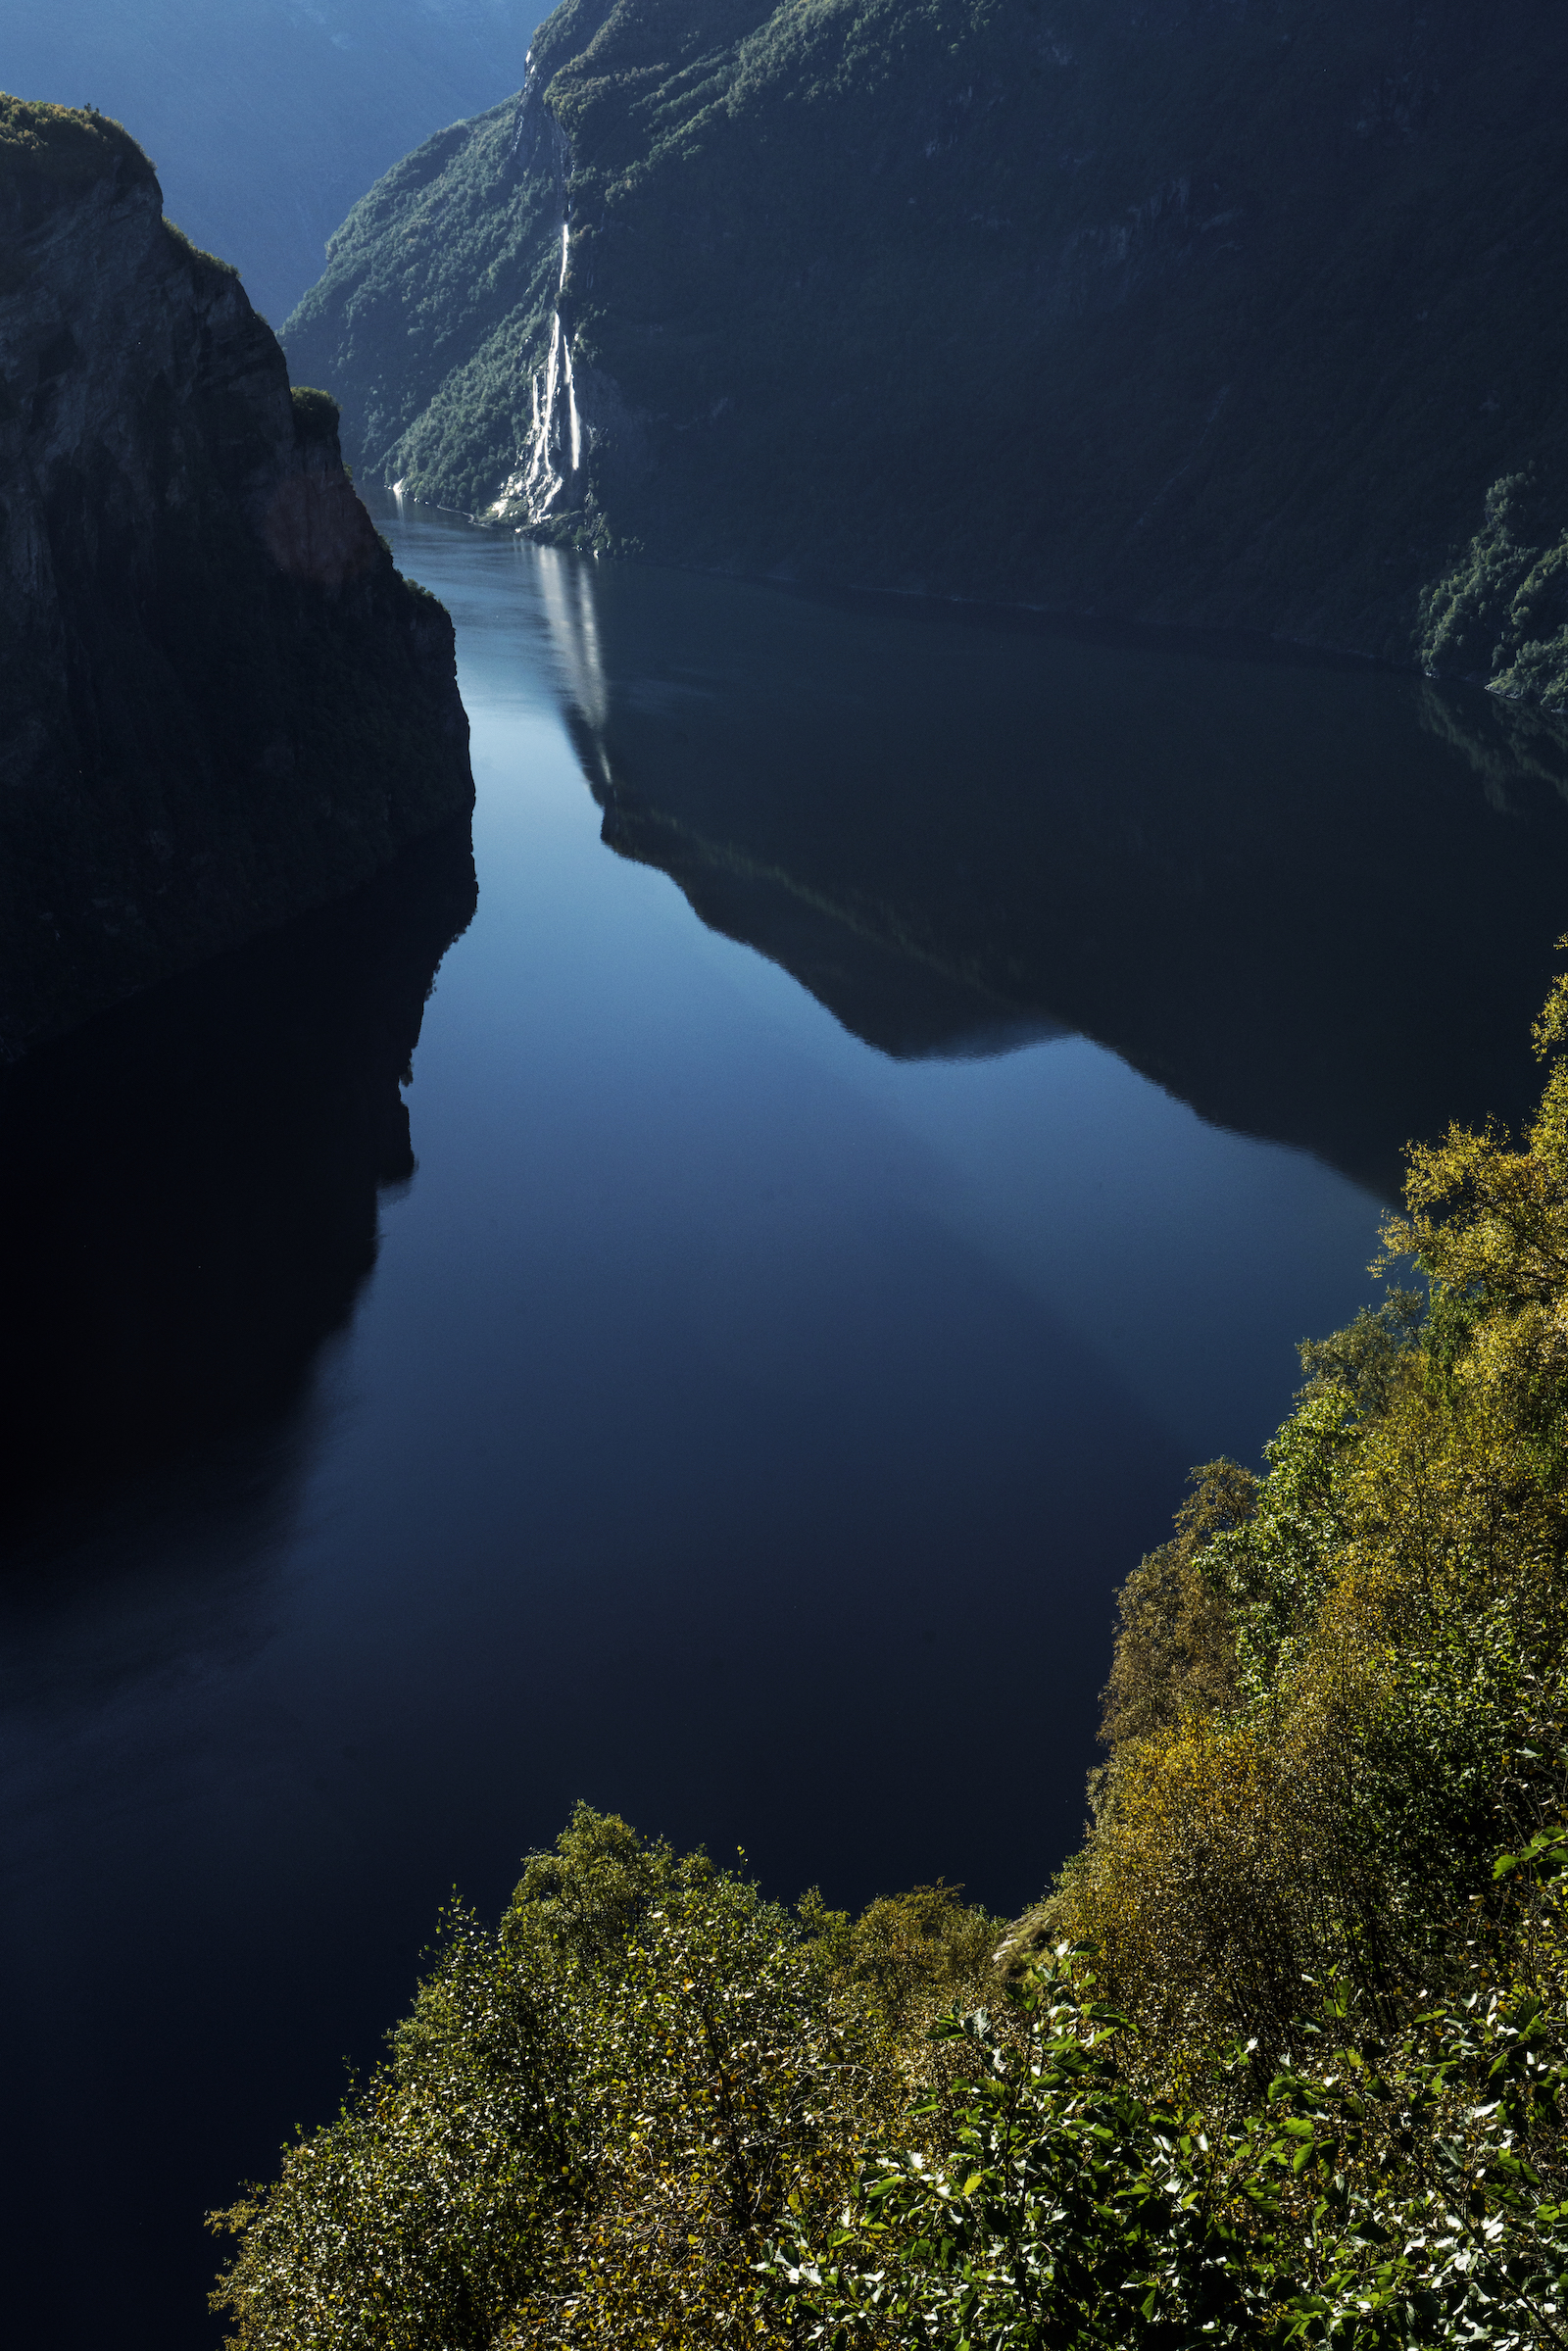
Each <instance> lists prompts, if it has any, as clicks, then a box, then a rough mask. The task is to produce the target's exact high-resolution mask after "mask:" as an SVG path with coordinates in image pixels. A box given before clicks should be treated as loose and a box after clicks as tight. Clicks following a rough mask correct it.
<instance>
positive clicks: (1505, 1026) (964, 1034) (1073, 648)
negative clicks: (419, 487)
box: [544, 557, 1568, 1198]
mask: <svg viewBox="0 0 1568 2351" xmlns="http://www.w3.org/2000/svg"><path fill="white" fill-rule="evenodd" d="M544 561H545V563H546V564H547V566H550V565H551V564H552V563H553V565H554V569H553V571H552V572H551V574H550V576H549V577H548V578H547V581H546V600H547V606H548V609H549V611H550V612H551V615H552V622H553V626H554V628H555V632H556V635H557V638H558V643H559V646H560V649H561V657H562V662H563V668H564V677H565V680H566V684H567V689H568V694H569V698H570V700H571V703H572V704H573V706H574V707H573V710H572V712H571V715H570V719H569V723H570V725H571V727H572V732H573V739H574V742H575V744H576V748H577V752H578V756H579V758H580V759H581V762H582V766H583V771H584V774H585V775H586V777H587V780H588V783H589V785H590V788H591V789H592V791H593V793H594V795H595V797H596V798H597V799H598V801H599V803H600V805H601V806H602V808H603V809H604V812H605V813H604V828H603V829H604V838H605V841H606V842H607V844H608V845H609V846H610V847H612V848H613V849H614V850H616V851H618V852H619V853H620V854H621V855H622V856H623V857H631V858H635V859H638V860H640V861H642V862H644V863H647V864H651V865H655V866H658V867H660V868H662V870H663V871H664V872H666V873H667V874H669V875H670V877H671V878H672V879H673V880H674V881H675V882H676V883H677V885H678V886H679V888H680V889H681V890H682V892H683V893H684V894H685V896H686V898H687V899H688V900H689V902H690V904H691V906H693V908H694V910H695V911H696V912H697V913H698V914H699V915H700V916H701V917H702V919H703V920H704V921H705V922H706V923H708V924H709V925H710V926H711V928H713V929H714V930H717V931H721V932H723V933H725V934H726V935H727V936H729V937H732V938H735V939H738V940H742V941H745V942H746V943H748V944H749V945H751V946H752V947H754V948H756V949H757V950H758V951H759V952H760V953H761V954H762V955H767V956H769V957H771V958H772V959H773V960H774V961H776V962H778V963H779V964H781V965H782V966H783V967H784V968H785V969H786V970H788V971H790V972H791V973H793V974H794V976H795V977H796V978H797V979H798V980H799V981H800V982H801V984H802V985H803V986H804V987H806V988H808V989H809V990H810V992H811V994H812V995H813V996H815V997H816V998H817V999H818V1000H819V1001H820V1002H821V1003H822V1004H825V1005H826V1006H827V1007H828V1009H829V1010H830V1011H832V1012H833V1013H834V1014H835V1016H836V1017H837V1018H838V1019H839V1020H840V1021H841V1022H842V1023H843V1025H844V1026H845V1027H846V1028H847V1029H849V1030H851V1031H852V1032H853V1033H854V1034H855V1035H857V1036H858V1037H861V1038H863V1039H864V1040H866V1041H867V1042H868V1043H870V1044H872V1045H874V1046H877V1047H879V1048H880V1049H881V1050H882V1051H884V1052H886V1053H893V1054H896V1055H898V1056H900V1057H912V1056H918V1055H922V1054H955V1053H988V1052H1002V1051H1007V1050H1009V1049H1010V1048H1012V1047H1014V1046H1018V1045H1025V1044H1029V1043H1032V1042H1035V1041H1036V1040H1038V1039H1040V1038H1042V1037H1048V1036H1051V1035H1054V1034H1062V1033H1064V1032H1078V1033H1082V1034H1084V1035H1086V1036H1088V1037H1090V1038H1092V1039H1093V1040H1094V1041H1095V1042H1097V1043H1099V1044H1103V1045H1105V1046H1108V1047H1109V1048H1111V1050H1113V1051H1114V1052H1115V1053H1118V1054H1119V1055H1121V1056H1122V1058H1123V1059H1125V1060H1126V1061H1128V1062H1130V1063H1131V1064H1132V1065H1133V1066H1134V1067H1135V1068H1137V1069H1139V1070H1141V1071H1142V1072H1144V1073H1145V1074H1146V1075H1147V1076H1149V1077H1151V1078H1152V1079H1154V1080H1155V1081H1156V1082H1157V1083H1158V1084H1160V1085H1161V1086H1163V1087H1164V1088H1166V1089H1167V1090H1168V1091H1169V1092H1170V1093H1172V1094H1174V1095H1176V1096H1178V1097H1179V1098H1181V1099H1182V1100H1184V1101H1186V1102H1190V1103H1191V1104H1192V1105H1193V1107H1194V1108H1195V1109H1196V1110H1197V1111H1198V1112H1199V1113H1200V1114H1201V1116H1202V1117H1203V1118H1205V1119H1207V1120H1208V1121H1210V1122H1211V1123H1213V1124H1215V1125H1218V1126H1222V1127H1227V1128H1232V1129H1235V1130H1237V1131H1239V1132H1242V1133H1245V1134H1250V1135H1255V1136H1260V1137H1264V1138H1267V1139H1269V1140H1272V1141H1276V1142H1281V1143H1287V1144H1292V1145H1297V1146H1299V1147H1302V1148H1305V1149H1306V1150H1308V1151H1312V1152H1313V1153H1315V1154H1316V1155H1317V1156H1318V1157H1319V1158H1321V1159H1323V1160H1325V1161H1327V1162H1328V1163H1330V1164H1331V1165H1333V1166H1336V1167H1338V1168H1340V1169H1342V1170H1343V1171H1344V1172H1345V1173H1346V1174H1348V1175H1349V1176H1351V1177H1352V1178H1353V1179H1354V1180H1355V1181H1356V1182H1358V1183H1361V1184H1364V1185H1366V1186H1368V1187H1369V1188H1370V1189H1372V1190H1374V1191H1376V1192H1378V1193H1381V1194H1382V1195H1383V1196H1384V1197H1386V1198H1387V1197H1393V1196H1394V1195H1395V1194H1396V1193H1397V1188H1398V1184H1399V1179H1400V1171H1401V1158H1400V1149H1401V1146H1402V1145H1403V1144H1404V1143H1405V1142H1406V1141H1407V1140H1408V1139H1409V1138H1411V1137H1412V1136H1426V1135H1431V1134H1434V1133H1436V1132H1439V1131H1441V1129H1442V1128H1443V1127H1444V1126H1445V1125H1446V1123H1447V1121H1448V1120H1449V1119H1450V1118H1453V1117H1459V1118H1462V1119H1466V1120H1480V1119H1483V1118H1485V1117H1487V1116H1488V1115H1497V1116H1500V1117H1503V1118H1505V1119H1508V1120H1510V1121H1513V1120H1516V1119H1517V1118H1518V1117H1519V1116H1520V1114H1521V1113H1522V1112H1523V1111H1524V1110H1525V1109H1526V1108H1527V1107H1528V1105H1529V1104H1530V1102H1532V1101H1533V1100H1534V1097H1535V1094H1536V1092H1537V1090H1538V1087H1539V1074H1538V1072H1537V1070H1536V1067H1535V1064H1534V1062H1533V1060H1532V1058H1531V1055H1530V1052H1529V1047H1528V1030H1529V1025H1530V1021H1531V1018H1532V1016H1533V1014H1534V1012H1535V1011H1536V1009H1537V1008H1538V1007H1539V1005H1540V1003H1541V1000H1542V997H1543V995H1544V991H1545V987H1546V984H1547V981H1548V978H1549V976H1550V972H1551V968H1552V943H1553V941H1554V940H1555V938H1556V936H1557V934H1558V933H1559V932H1560V931H1561V930H1562V928H1563V926H1564V912H1565V909H1568V751H1565V741H1564V737H1563V734H1562V731H1561V730H1560V729H1559V728H1558V727H1556V726H1555V725H1554V724H1553V722H1552V721H1550V720H1549V719H1545V718H1542V717H1537V716H1534V715H1532V714H1531V713H1529V712H1526V711H1524V710H1517V709H1510V708H1508V707H1507V706H1502V707H1499V706H1497V705H1496V704H1495V702H1494V700H1493V698H1491V697H1489V696H1486V695H1483V694H1481V693H1478V692H1474V691H1471V690H1468V689H1458V690H1451V691H1450V690H1446V689H1441V688H1438V687H1435V686H1432V685H1429V684H1426V683H1425V682H1423V681H1417V680H1413V679H1407V678H1402V677H1397V676H1391V675H1389V674H1388V673H1386V672H1378V671H1375V670H1371V669H1368V668H1365V667H1362V666H1359V665H1354V666H1352V665H1350V664H1348V663H1346V664H1339V663H1333V662H1327V661H1321V660H1311V659H1302V660H1300V661H1292V660H1291V659H1290V658H1289V657H1279V658H1274V659H1268V660H1259V659H1258V658H1257V656H1256V654H1255V653H1253V652H1250V650H1249V649H1247V648H1244V647H1237V646H1220V645H1216V646H1205V645H1203V644H1198V645H1196V646H1195V645H1194V644H1192V643H1189V642H1188V641H1187V640H1185V639H1181V640H1177V639H1176V638H1174V637H1173V636H1172V637H1166V638H1163V639H1160V638H1156V637H1155V636H1154V635H1153V634H1152V632H1147V631H1146V632H1140V633H1138V634H1137V635H1136V636H1129V634H1128V633H1126V632H1119V633H1117V632H1111V631H1106V630H1099V631H1096V630H1093V629H1085V628H1060V627H1054V626H1051V625H1048V624H1045V623H1038V622H1034V621H1032V620H1031V619H1029V617H1028V616H1025V615H1019V616H1015V618H1014V619H1013V621H1012V623H1011V625H1005V626H1001V627H999V625H998V618H999V616H998V615H997V614H995V613H983V614H977V615H975V619H976V622H977V623H978V625H966V624H965V619H964V617H963V615H962V614H961V613H960V614H956V613H955V612H954V611H953V609H952V608H948V607H943V608H935V609H933V608H920V607H911V608H905V607H903V606H901V607H900V609H899V610H898V611H897V612H890V611H888V610H887V609H886V607H885V604H884V601H883V600H880V599H870V598H867V599H865V600H863V601H855V600H848V601H845V602H844V603H842V604H841V606H840V608H839V610H838V611H837V612H836V613H835V614H834V615H833V625H831V626H824V615H823V612H822V611H821V608H820V603H819V602H818V601H817V600H810V599H806V598H795V597H792V596H788V595H780V594H778V593H776V592H769V591H763V590H756V589H737V588H736V587H735V585H734V584H733V583H730V582H722V581H685V580H683V582H682V590H683V593H682V595H681V597H680V598H679V599H671V598H669V597H668V596H667V594H666V593H665V592H664V590H663V588H662V582H661V580H660V577H659V575H658V574H657V573H650V572H646V571H641V570H636V569H632V568H621V567H619V566H615V567H605V568H601V569H599V570H597V571H596V570H595V569H594V567H591V566H588V565H584V564H581V563H571V562H570V561H569V560H568V559H563V558H560V557H556V558H554V559H551V558H549V557H546V558H544ZM704 603H706V608H707V609H706V612H705V613H704V615H703V619H704V620H706V626H704V625H703V623H702V621H699V622H698V624H697V625H695V626H694V622H693V612H692V607H693V605H694V604H696V605H699V606H701V605H703V604H704ZM676 614H678V619H677V618H676V617H675V616H674V615H676ZM911 618H913V619H916V620H921V619H923V620H924V621H925V622H926V625H924V626H919V625H915V626H911V625H910V622H911ZM1412 720H1413V721H1414V723H1412Z"/></svg>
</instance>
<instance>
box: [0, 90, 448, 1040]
mask: <svg viewBox="0 0 1568 2351" xmlns="http://www.w3.org/2000/svg"><path fill="white" fill-rule="evenodd" d="M0 257H3V258H0V634H3V637H4V642H5V647H6V660H5V662H4V666H3V668H0V1055H3V1056H4V1057H7V1058H15V1057H16V1056H17V1055H18V1054H19V1053H23V1052H25V1050H26V1049H27V1048H28V1047H29V1046H30V1045H31V1044H33V1043H34V1042H35V1041H37V1040H38V1039H40V1038H42V1037H46V1036H49V1035H51V1034H54V1033H56V1032H58V1031H60V1030H62V1029H65V1028H69V1027H70V1026H72V1025H73V1023H75V1022H76V1021H79V1020H80V1019H82V1018H84V1017H85V1016H87V1015H88V1014H90V1013H92V1012H94V1011H96V1010H97V1009H99V1008H100V1007H101V1006H103V1005H105V1004H110V1003H113V1002H115V1001H116V1000H117V999H119V998H121V997H123V996H126V995H128V994H131V993H133V992H134V991H135V990H136V989H138V988H140V987H143V986H145V985H147V984H148V983H149V982H151V981H154V980H157V979H160V978H162V977H164V976H165V975H166V974H168V973H170V972H172V971H174V970H177V969H180V968H183V967H185V966H188V965H190V964H191V963H194V962H196V961H199V960H200V959H201V958H202V957H204V956H206V955H213V954H215V953H218V952H219V951H221V950H222V949H225V948H228V947H231V946H233V945H235V944H236V943H237V942H239V941H240V940H242V939H245V938H247V937H249V936H252V935H253V934H255V933H257V932H260V931H263V930H266V929H269V928H270V927H272V926H274V925H276V924H278V923H281V922H283V921H286V920H287V919H289V918H290V917H291V916H293V915H294V914H296V913H298V912H300V911H302V910H303V909H304V908H306V907H308V906H315V905H318V904H320V903H321V902H323V901H325V900H327V899H330V898H332V897H334V896H337V895H339V894H341V893H343V892H346V891H348V890H351V889H353V888H355V887H356V886H357V885H358V884H359V883H361V882H363V881H365V880H366V879H367V878H368V877H369V876H370V875H371V874H372V873H374V872H375V871H376V870H377V868H378V867H380V866H381V865H383V864H384V863H385V862H386V861H387V860H388V859H389V858H390V857H393V856H394V855H395V854H396V853H397V852H398V851H399V850H400V849H402V848H403V847H404V846H405V845H406V844H408V843H410V842H412V841H414V840H416V839H417V838H418V837H420V836H421V835H424V834H427V833H429V832H430V831H431V830H432V829H433V828H434V827H436V826H437V825H439V824H441V823H442V822H444V821H445V820H447V819H449V818H451V817H452V816H454V815H455V814H460V813H461V812H462V811H463V810H465V809H466V808H469V807H470V806H471V804H472V792H473V787H472V779H471V775H470V771H469V766H468V757H467V721H466V716H465V714H464V710H463V706H462V703H461V702H460V700H459V697H458V690H457V682H456V671H455V665H454V655H453V634H452V625H451V622H450V620H449V619H448V617H447V614H446V613H445V612H444V611H443V610H442V608H441V606H440V605H439V604H437V603H436V601H435V600H434V598H432V597H430V596H428V595H426V594H425V593H424V592H423V591H422V590H420V589H417V587H415V586H414V585H413V584H412V583H411V582H408V581H406V580H404V579H403V578H402V577H401V576H400V575H399V573H398V572H397V571H396V570H395V569H394V567H393V564H392V560H391V556H390V554H389V552H388V550H387V549H386V547H385V545H384V544H383V542H382V541H381V540H380V538H379V537H378V536H377V534H376V532H375V529H374V527H373V526H372V524H371V522H370V519H369V517H368V514H366V512H365V509H364V508H363V506H362V505H361V504H360V502H359V500H358V498H357V497H356V496H355V494H354V490H353V487H352V485H351V483H350V481H349V478H348V476H347V474H346V472H345V470H344V466H343V462H342V457H341V453H340V451H339V447H338V438H337V411H336V407H335V404H334V403H333V402H332V401H331V400H329V399H327V398H326V397H325V395H323V394H319V393H316V394H312V393H302V392H295V393H293V394H291V392H290V388H289V381H288V372H287V368H286V366H285V363H284V360H283V355H282V352H281V351H280V350H279V348H278V345H277V342H276V340H275V339H274V337H273V335H272V333H271V331H270V328H269V327H268V326H267V324H266V322H265V321H264V320H263V319H261V318H258V317H257V315H256V314H255V312H254V311H253V310H252V308H251V305H250V303H249V302H248V300H247V299H246V296H245V292H244V289H243V287H242V286H241V284H240V282H239V279H238V277H237V276H236V274H235V273H234V272H233V271H232V270H231V269H228V268H226V267H225V266H224V265H223V264H222V263H221V262H218V261H215V260H214V259H213V258H212V257H211V256H210V255H206V254H202V253H199V252H197V251H196V249H195V248H194V247H192V246H191V245H190V244H189V243H188V241H187V240H186V239H184V238H183V237H182V236H181V235H180V234H179V232H178V231H177V230H176V229H173V228H172V226H171V225H170V224H169V223H168V222H167V221H166V220H165V219H164V217H163V203H162V197H161V194H160V190H159V186H158V181H157V178H156V175H155V173H154V171H153V168H152V166H151V164H150V163H149V162H148V161H147V158H146V157H145V156H144V155H143V154H142V152H141V150H140V149H139V148H138V147H137V146H136V145H135V143H134V141H133V140H132V139H131V138H129V137H128V135H127V134H126V133H125V132H124V131H123V129H121V127H120V126H119V125H118V124H117V123H113V122H108V121H107V120H105V119H104V118H102V117H99V116H95V115H92V114H78V113H73V112H70V111H68V110H65V109H62V108H57V107H45V106H32V105H27V104H24V103H22V102H21V101H18V100H15V99H8V98H0Z"/></svg>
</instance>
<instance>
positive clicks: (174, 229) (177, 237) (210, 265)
mask: <svg viewBox="0 0 1568 2351" xmlns="http://www.w3.org/2000/svg"><path fill="white" fill-rule="evenodd" d="M164 226H165V228H166V229H167V230H168V232H169V238H170V242H171V243H172V245H173V246H174V248H175V250H176V251H177V252H179V253H180V254H182V255H183V256H184V258H185V259H186V260H187V261H189V262H194V263H196V264H197V265H198V267H199V268H201V269H217V270H219V271H220V272H221V275H222V276H224V277H238V275H239V271H238V270H237V269H235V267H234V265H233V263H232V262H225V261H223V260H222V259H221V256H220V255H218V254H216V253H208V252H205V251H204V250H203V248H202V247H201V246H200V245H198V244H197V243H196V241H195V239H194V238H192V237H188V236H187V235H186V234H185V231H184V230H183V229H182V228H181V227H180V226H179V224H178V222H177V221H174V220H171V219H170V218H169V215H168V214H167V213H165V215H164Z"/></svg>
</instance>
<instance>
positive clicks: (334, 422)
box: [290, 384, 340, 448]
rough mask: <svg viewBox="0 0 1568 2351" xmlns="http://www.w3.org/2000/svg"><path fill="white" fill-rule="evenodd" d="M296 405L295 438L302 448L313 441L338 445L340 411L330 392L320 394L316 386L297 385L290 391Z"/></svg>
mask: <svg viewBox="0 0 1568 2351" xmlns="http://www.w3.org/2000/svg"><path fill="white" fill-rule="evenodd" d="M290 398H291V399H292V401H293V403H294V438H295V440H296V441H298V442H299V443H300V445H301V447H302V448H304V447H308V446H309V444H310V443H311V442H313V441H325V442H327V443H329V444H331V445H332V446H334V447H335V446H336V443H337V428H338V416H339V413H340V412H339V409H338V405H337V402H336V401H335V400H334V399H333V397H332V395H331V393H330V392H319V391H318V390H317V388H316V386H315V385H314V384H295V385H294V386H293V387H292V389H291V391H290Z"/></svg>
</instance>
